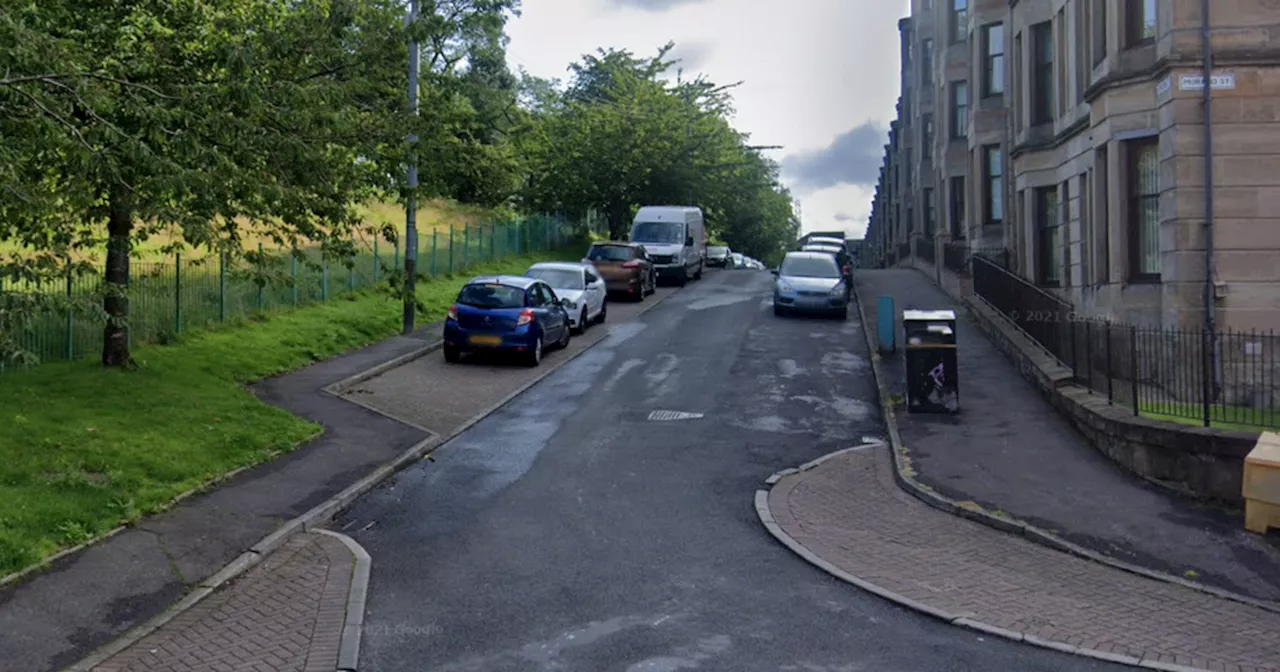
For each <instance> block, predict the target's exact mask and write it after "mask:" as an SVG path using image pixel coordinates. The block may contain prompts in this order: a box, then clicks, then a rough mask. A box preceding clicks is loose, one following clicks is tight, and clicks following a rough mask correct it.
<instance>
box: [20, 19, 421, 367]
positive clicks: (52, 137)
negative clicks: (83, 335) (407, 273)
mask: <svg viewBox="0 0 1280 672" xmlns="http://www.w3.org/2000/svg"><path fill="white" fill-rule="evenodd" d="M0 26H4V28H0V29H3V30H7V31H9V32H10V33H19V34H23V33H25V34H29V35H31V36H32V37H33V40H32V42H30V43H29V44H31V45H32V46H33V47H35V48H39V46H38V45H41V44H48V45H53V47H55V50H54V51H53V56H52V57H48V58H47V59H46V60H48V61H49V63H48V64H47V65H45V64H42V63H40V59H41V57H40V56H39V55H38V54H26V55H25V56H23V57H20V58H19V59H17V60H18V62H19V63H21V64H23V66H24V74H20V75H19V76H18V78H17V80H16V81H11V82H10V83H9V84H8V85H7V86H6V87H5V88H6V91H5V92H4V97H3V103H2V104H3V107H0V113H2V116H3V122H0V123H5V124H9V123H18V124H21V125H22V126H23V128H24V129H25V130H31V131H35V132H34V133H33V134H31V135H27V136H26V142H25V143H24V145H23V146H22V147H20V148H16V149H14V150H12V151H9V152H8V153H7V154H6V155H5V156H4V157H3V158H4V160H5V165H6V166H12V167H16V168H17V169H18V170H22V168H23V167H24V166H28V165H36V164H39V165H40V166H41V167H42V168H43V170H46V171H48V172H47V173H46V174H48V175H53V176H55V178H56V181H53V182H52V183H51V180H49V179H47V178H46V179H45V180H43V181H41V180H37V179H34V178H32V177H27V179H24V180H20V181H19V182H18V184H19V185H21V187H22V188H23V189H22V190H23V192H25V193H17V194H13V195H12V196H11V197H10V198H7V199H6V200H5V207H6V208H7V212H5V213H4V214H6V215H8V214H17V215H19V217H18V221H20V222H23V223H22V224H20V225H18V226H19V227H21V228H19V229H18V230H16V231H15V230H14V229H13V228H12V227H13V225H10V227H11V228H10V229H9V230H8V231H6V232H5V233H6V234H7V237H14V234H17V235H16V237H18V238H20V239H21V240H23V241H24V242H26V243H28V244H31V245H32V246H33V247H35V248H36V249H37V250H42V251H48V250H55V251H60V249H61V248H63V247H69V246H76V245H92V244H93V243H94V242H96V241H94V240H93V238H94V235H95V232H96V229H95V228H94V227H93V226H92V225H93V224H96V223H98V222H102V221H105V223H106V233H107V255H106V263H105V269H104V274H103V279H104V282H105V285H106V287H107V289H106V296H105V298H104V304H103V307H104V310H105V312H106V314H107V317H108V320H107V326H106V328H105V329H104V334H103V339H104V343H103V356H102V359H103V363H104V364H106V365H108V366H125V365H129V364H130V363H131V361H132V358H131V354H130V350H129V344H128V343H129V342H128V332H127V328H128V327H127V315H128V295H127V292H126V291H125V288H127V286H128V284H129V272H130V269H129V261H130V253H131V249H132V246H133V244H134V243H135V242H136V241H138V240H142V239H145V238H146V237H147V236H149V235H151V234H153V233H155V232H157V231H159V230H161V229H169V228H177V229H179V230H180V231H181V232H182V234H183V236H184V238H185V239H186V241H187V242H189V243H191V244H196V245H209V246H218V247H221V248H223V249H225V250H227V251H230V252H235V251H238V250H239V244H238V243H239V240H240V237H241V233H242V229H243V228H244V227H246V226H251V227H256V228H259V229H262V230H264V231H265V232H267V233H268V234H269V235H271V236H272V237H273V238H275V239H277V240H278V241H279V242H281V243H285V244H288V243H293V242H296V241H298V240H300V239H305V240H309V241H318V242H320V243H322V245H324V246H325V247H326V248H330V249H331V250H332V251H333V252H334V253H341V252H342V251H343V250H344V249H346V248H349V246H350V243H349V241H350V235H349V233H350V229H351V227H352V226H354V225H355V224H356V223H357V220H356V218H355V215H354V213H353V211H352V207H351V206H352V205H353V204H354V203H356V202H358V201H359V200H362V198H363V197H364V196H366V195H367V194H368V193H370V190H371V189H372V187H373V186H374V185H375V184H377V183H378V181H379V180H380V179H381V178H379V177H378V175H379V170H378V169H377V168H376V166H377V165H378V164H379V163H381V162H383V161H384V160H386V159H388V158H389V157H395V156H396V155H397V153H398V152H400V151H402V150H398V149H391V148H392V147H395V146H396V145H395V142H394V141H395V140H398V139H399V138H402V137H404V132H405V127H404V125H403V122H401V121H400V119H401V118H402V117H403V115H401V114H400V112H402V110H403V103H401V102H399V101H400V99H402V98H403V94H402V93H400V92H401V91H402V90H403V89H402V87H401V86H400V85H401V83H402V81H403V74H402V71H403V64H404V63H405V62H406V54H407V50H406V46H407V40H406V39H405V36H404V33H403V13H402V8H401V7H400V6H399V3H397V2H395V1H394V0H372V1H360V0H313V1H311V2H305V3H295V2H289V1H286V0H233V1H224V2H213V1H212V0H163V1H161V0H139V1H136V2H130V3H83V2H80V3H71V2H69V0H41V2H40V3H39V4H38V5H31V6H29V7H26V8H24V9H23V10H21V11H19V12H12V13H6V15H5V16H4V18H3V19H0ZM14 51H15V53H19V54H22V53H23V48H22V47H18V48H15V50H14ZM42 73H47V74H42ZM10 79H11V80H12V79H14V78H13V76H12V75H11V76H10ZM6 137H9V136H8V133H6ZM371 159H372V160H371ZM28 267H30V264H28Z"/></svg>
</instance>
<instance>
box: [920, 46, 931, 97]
mask: <svg viewBox="0 0 1280 672" xmlns="http://www.w3.org/2000/svg"><path fill="white" fill-rule="evenodd" d="M920 81H921V82H922V83H923V84H924V85H925V86H932V85H933V40H931V39H925V41H924V42H923V43H922V44H921V45H920Z"/></svg>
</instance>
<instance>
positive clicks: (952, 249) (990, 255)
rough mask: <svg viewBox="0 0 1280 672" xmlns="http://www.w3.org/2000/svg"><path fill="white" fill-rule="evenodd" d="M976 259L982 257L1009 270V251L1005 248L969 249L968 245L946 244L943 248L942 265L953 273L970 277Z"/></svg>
mask: <svg viewBox="0 0 1280 672" xmlns="http://www.w3.org/2000/svg"><path fill="white" fill-rule="evenodd" d="M974 257H982V258H983V259H986V260H987V261H989V262H991V263H994V264H996V265H997V266H999V267H1001V268H1009V250H1008V249H1006V248H1003V247H978V248H973V247H969V245H968V244H967V243H964V242H957V243H946V244H945V245H943V246H942V264H943V265H944V266H946V267H947V270H949V271H951V272H952V273H962V274H965V275H968V274H970V273H972V272H973V270H972V269H971V268H970V266H971V261H972V259H973V258H974Z"/></svg>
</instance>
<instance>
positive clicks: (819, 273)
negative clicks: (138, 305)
mask: <svg viewBox="0 0 1280 672" xmlns="http://www.w3.org/2000/svg"><path fill="white" fill-rule="evenodd" d="M778 275H781V276H791V277H793V278H838V277H840V268H839V267H838V266H836V262H835V259H831V258H823V257H787V258H786V260H784V261H783V262H782V268H781V269H779V270H778Z"/></svg>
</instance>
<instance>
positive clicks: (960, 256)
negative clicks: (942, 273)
mask: <svg viewBox="0 0 1280 672" xmlns="http://www.w3.org/2000/svg"><path fill="white" fill-rule="evenodd" d="M942 265H943V266H944V267H946V269H947V270H948V271H951V272H952V273H965V274H967V273H968V272H969V246H968V245H965V244H964V243H945V244H944V245H943V246H942Z"/></svg>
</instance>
